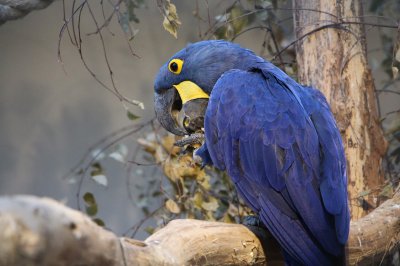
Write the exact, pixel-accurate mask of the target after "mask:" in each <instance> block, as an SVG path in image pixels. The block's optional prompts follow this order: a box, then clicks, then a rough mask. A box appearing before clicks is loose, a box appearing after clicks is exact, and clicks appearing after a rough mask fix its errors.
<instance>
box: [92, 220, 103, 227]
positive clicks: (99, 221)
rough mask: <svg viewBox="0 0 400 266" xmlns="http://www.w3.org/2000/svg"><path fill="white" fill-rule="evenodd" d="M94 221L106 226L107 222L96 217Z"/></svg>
mask: <svg viewBox="0 0 400 266" xmlns="http://www.w3.org/2000/svg"><path fill="white" fill-rule="evenodd" d="M92 221H93V222H95V223H96V224H97V225H99V226H102V227H104V226H105V225H106V224H105V223H104V221H103V220H102V219H100V218H94V219H92Z"/></svg>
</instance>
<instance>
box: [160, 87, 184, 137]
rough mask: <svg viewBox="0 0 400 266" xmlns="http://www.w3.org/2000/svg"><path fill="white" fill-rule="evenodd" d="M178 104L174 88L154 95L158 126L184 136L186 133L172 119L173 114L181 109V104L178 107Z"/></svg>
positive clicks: (178, 100) (178, 99) (177, 96)
mask: <svg viewBox="0 0 400 266" xmlns="http://www.w3.org/2000/svg"><path fill="white" fill-rule="evenodd" d="M179 102H180V97H179V95H178V92H177V91H176V89H175V88H170V89H168V90H165V91H163V92H161V93H157V92H156V93H155V95H154V110H155V112H156V116H157V119H158V121H159V122H160V124H161V125H162V126H163V127H164V128H165V129H166V130H168V131H169V132H171V133H173V134H175V135H178V136H184V135H187V134H188V133H187V132H186V130H185V129H184V128H182V127H180V126H179V125H178V123H177V120H176V119H174V115H175V114H173V113H175V112H176V113H177V112H179V111H180V109H181V108H182V102H180V106H179Z"/></svg>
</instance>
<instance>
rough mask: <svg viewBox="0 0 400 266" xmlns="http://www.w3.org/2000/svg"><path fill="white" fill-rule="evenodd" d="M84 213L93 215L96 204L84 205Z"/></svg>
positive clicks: (95, 212) (95, 211)
mask: <svg viewBox="0 0 400 266" xmlns="http://www.w3.org/2000/svg"><path fill="white" fill-rule="evenodd" d="M85 210H86V214H87V215H89V216H95V215H96V214H97V211H98V209H97V204H94V205H90V206H86V207H85Z"/></svg>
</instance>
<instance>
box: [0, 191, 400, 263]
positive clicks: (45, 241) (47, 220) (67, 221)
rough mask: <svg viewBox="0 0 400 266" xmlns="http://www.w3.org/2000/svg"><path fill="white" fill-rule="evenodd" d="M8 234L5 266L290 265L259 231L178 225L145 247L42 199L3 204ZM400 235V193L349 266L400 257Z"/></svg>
mask: <svg viewBox="0 0 400 266" xmlns="http://www.w3.org/2000/svg"><path fill="white" fill-rule="evenodd" d="M0 228H1V231H0V265H197V264H209V265H222V264H224V265H264V264H265V262H266V261H267V262H268V265H277V264H279V263H280V262H282V258H281V257H280V255H279V249H277V248H276V246H277V245H276V243H274V240H273V239H272V237H271V236H270V235H269V234H268V233H266V232H261V231H260V230H258V231H257V230H253V229H254V228H252V231H253V232H255V233H253V232H252V231H251V230H249V228H247V227H245V226H243V225H239V224H226V223H219V222H206V221H197V220H190V219H187V220H175V221H172V222H170V223H169V224H168V225H167V226H166V227H164V228H163V229H161V230H159V231H158V232H156V233H155V234H153V235H152V236H150V237H149V238H147V239H146V240H145V241H138V240H134V239H128V238H123V237H117V236H116V235H114V234H113V233H112V232H110V231H107V230H105V229H103V228H101V227H99V226H97V225H96V224H95V223H94V222H92V221H91V219H90V218H89V217H87V216H86V215H84V214H83V213H81V212H78V211H76V210H72V209H70V208H68V207H66V206H64V205H63V204H61V203H58V202H56V201H54V200H52V199H48V198H38V197H34V196H11V197H1V198H0ZM399 228H400V192H397V194H396V195H395V196H394V197H393V199H390V200H388V201H386V202H385V203H383V204H382V205H381V206H379V207H378V208H377V209H376V210H374V211H373V212H372V213H370V214H369V215H367V216H365V217H363V218H362V219H360V220H358V221H356V222H352V224H351V232H350V239H349V243H348V263H349V265H355V264H357V265H370V264H373V263H379V262H380V261H382V259H383V258H384V257H390V256H389V255H390V254H392V253H394V252H395V251H396V250H398V249H399V242H400V230H399ZM256 235H258V237H256ZM259 239H261V242H260V240H259ZM388 243H389V244H388ZM262 247H264V249H263V248H262ZM264 252H265V253H264ZM265 254H266V255H267V257H266V255H265Z"/></svg>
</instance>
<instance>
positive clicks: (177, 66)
mask: <svg viewBox="0 0 400 266" xmlns="http://www.w3.org/2000/svg"><path fill="white" fill-rule="evenodd" d="M182 66H183V60H181V59H172V60H171V62H169V65H168V69H169V71H171V72H172V73H174V74H179V73H181V71H182Z"/></svg>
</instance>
